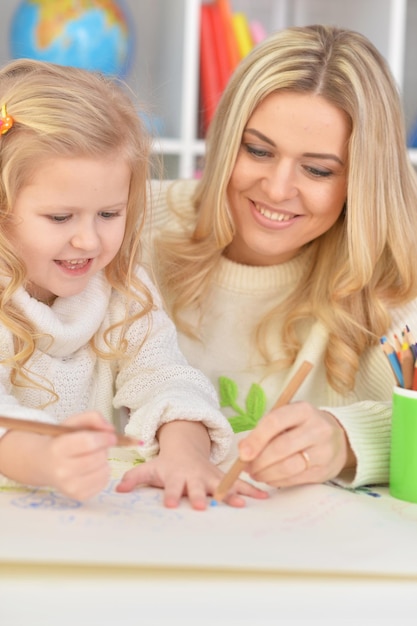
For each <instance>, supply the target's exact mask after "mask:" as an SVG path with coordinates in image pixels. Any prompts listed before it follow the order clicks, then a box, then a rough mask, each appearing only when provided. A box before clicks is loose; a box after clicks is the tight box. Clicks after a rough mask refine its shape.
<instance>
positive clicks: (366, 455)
mask: <svg viewBox="0 0 417 626" xmlns="http://www.w3.org/2000/svg"><path fill="white" fill-rule="evenodd" d="M320 408H321V409H322V410H324V411H328V412H329V413H331V414H332V415H334V416H335V417H336V419H337V420H338V421H339V422H340V423H341V425H342V426H343V428H344V430H345V432H346V434H347V436H348V438H349V443H350V446H351V448H352V450H353V452H354V454H355V456H356V460H357V466H356V470H355V471H349V470H347V471H345V472H342V473H341V474H340V475H339V477H338V478H337V479H335V480H334V481H333V482H336V483H337V484H339V485H341V486H344V487H351V488H355V487H359V486H361V485H370V484H381V483H387V482H388V480H389V456H390V443H391V403H390V402H370V401H366V402H365V401H364V402H357V403H355V404H351V405H349V406H339V407H320Z"/></svg>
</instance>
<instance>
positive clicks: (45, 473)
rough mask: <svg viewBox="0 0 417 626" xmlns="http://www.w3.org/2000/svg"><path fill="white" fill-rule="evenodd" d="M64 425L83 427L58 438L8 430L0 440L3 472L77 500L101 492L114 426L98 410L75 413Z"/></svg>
mask: <svg viewBox="0 0 417 626" xmlns="http://www.w3.org/2000/svg"><path fill="white" fill-rule="evenodd" d="M64 424H65V425H67V426H73V427H74V426H75V427H77V428H80V430H79V431H77V432H74V433H70V434H64V435H59V436H58V437H49V436H45V435H37V434H33V433H26V432H22V431H8V432H7V433H6V434H5V435H4V436H3V437H2V439H1V440H0V459H1V462H0V471H1V472H2V473H3V474H4V475H5V476H8V477H9V478H11V479H13V480H16V481H18V482H21V483H25V484H29V485H37V486H48V487H53V488H55V489H57V490H58V491H60V492H61V493H62V494H64V495H66V496H69V497H70V498H74V499H76V500H87V499H88V498H90V497H92V496H94V495H95V494H97V493H99V492H100V491H101V490H102V489H103V488H104V487H105V486H106V485H107V483H108V480H109V478H110V468H109V463H108V448H109V447H110V446H113V445H115V444H116V435H115V433H114V428H113V426H112V425H111V424H109V423H108V422H107V421H106V420H105V419H104V418H103V417H102V416H101V415H100V414H99V413H97V412H96V411H87V412H84V413H80V414H77V415H74V416H72V417H71V418H69V419H67V420H66V421H65V422H64ZM83 429H85V430H83Z"/></svg>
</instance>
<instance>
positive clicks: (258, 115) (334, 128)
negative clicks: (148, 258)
mask: <svg viewBox="0 0 417 626" xmlns="http://www.w3.org/2000/svg"><path fill="white" fill-rule="evenodd" d="M153 194H154V198H153V205H154V206H153V222H152V227H153V229H154V232H156V231H158V232H159V231H161V235H160V237H158V238H157V251H156V252H155V253H154V258H153V262H154V269H155V273H156V277H157V280H158V283H159V285H160V288H161V291H162V293H163V295H164V297H165V299H166V302H167V305H168V307H169V310H170V313H171V315H172V317H173V319H174V321H175V323H176V325H177V328H178V329H179V331H180V333H181V337H180V343H181V347H182V349H183V351H184V352H185V354H186V356H187V358H188V359H189V360H190V362H191V363H192V364H193V365H195V366H198V367H199V368H201V369H202V370H203V371H204V372H205V373H206V374H207V375H208V376H209V377H210V378H211V380H212V382H213V383H215V385H217V386H218V390H219V394H220V399H221V404H222V406H223V408H224V411H225V413H226V415H227V416H228V417H229V418H232V419H231V423H232V425H233V427H234V429H235V431H245V430H250V429H253V430H252V431H251V432H250V433H249V434H246V435H245V437H244V439H243V440H242V441H241V442H240V444H239V451H240V456H241V458H242V459H243V460H245V461H247V462H248V471H249V473H250V475H251V476H252V477H253V478H254V479H256V480H261V481H264V482H267V483H269V484H270V485H273V486H277V487H282V486H288V485H296V484H302V483H312V482H323V481H327V480H337V481H338V482H339V483H340V484H344V485H349V486H353V487H354V486H358V485H361V484H367V483H377V482H386V481H387V479H388V468H389V446H390V418H391V406H390V401H391V395H392V388H393V385H394V384H395V378H394V376H393V373H392V371H391V369H390V366H389V362H388V360H387V358H386V356H385V354H384V353H383V351H382V349H381V346H380V338H381V337H382V336H383V335H387V336H388V337H390V338H391V337H392V336H393V335H394V334H396V335H401V332H402V330H403V329H404V327H405V325H406V324H408V325H409V326H410V327H411V328H413V327H414V328H417V301H416V296H417V274H416V264H415V263H414V262H413V256H412V255H413V251H414V246H415V243H414V241H415V233H416V232H417V211H416V206H417V184H416V179H415V174H414V171H413V169H412V166H411V165H410V163H409V159H408V155H407V150H406V141H405V129H404V122H403V117H402V108H401V102H400V99H399V96H398V93H397V88H396V85H395V83H394V80H393V78H392V76H391V73H390V71H389V69H388V66H387V64H386V62H385V60H384V59H383V57H382V56H381V54H380V53H379V52H378V51H377V50H376V49H375V47H374V46H373V45H372V44H371V43H370V42H369V41H368V40H367V39H366V38H365V37H363V36H362V35H360V34H359V33H356V32H352V31H348V30H344V29H339V28H335V27H330V26H310V27H303V28H297V27H294V28H289V29H287V30H284V31H281V32H277V33H276V34H274V35H272V36H271V37H269V39H267V40H266V41H264V42H263V43H262V44H260V45H259V46H257V47H256V48H255V49H254V50H253V51H252V53H251V54H250V55H248V56H247V57H246V58H245V59H244V60H243V61H242V63H241V64H240V66H239V67H238V68H237V70H236V72H235V74H234V75H233V76H232V78H231V80H230V82H229V84H228V86H227V88H226V90H225V92H224V94H223V97H222V99H221V101H220V104H219V107H218V110H217V112H216V115H215V118H214V120H213V122H212V125H211V128H210V130H209V134H208V137H207V156H206V162H205V167H204V172H203V175H202V178H201V180H200V181H198V182H195V181H176V182H174V183H167V184H165V185H163V186H162V187H161V188H160V187H159V186H158V185H156V186H155V187H154V189H153ZM306 359H307V360H309V361H311V362H312V363H313V365H314V367H313V370H312V372H311V373H310V374H309V376H308V378H307V380H306V381H305V383H304V384H303V385H302V387H301V389H300V390H299V392H298V394H297V395H296V396H295V399H294V402H293V403H292V404H291V405H289V406H286V407H283V408H280V409H276V410H273V411H270V412H269V413H267V414H266V415H265V416H264V417H263V419H261V420H260V419H259V418H260V417H261V416H262V414H264V413H265V412H268V410H270V409H271V407H272V406H273V404H274V402H275V400H276V398H277V397H278V396H279V394H280V391H281V390H282V388H283V387H284V385H285V384H286V381H287V380H289V378H290V377H291V376H292V374H293V373H294V371H295V370H296V369H297V368H298V366H299V364H300V363H301V362H302V361H303V360H306ZM254 426H255V428H254Z"/></svg>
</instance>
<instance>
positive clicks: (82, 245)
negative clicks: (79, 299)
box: [10, 157, 130, 302]
mask: <svg viewBox="0 0 417 626" xmlns="http://www.w3.org/2000/svg"><path fill="white" fill-rule="evenodd" d="M129 183H130V170H129V167H128V166H127V164H126V163H125V162H124V161H123V159H114V160H111V161H110V160H107V159H95V158H62V157H61V158H58V159H50V160H46V161H43V162H41V164H40V165H39V167H38V168H37V169H36V171H35V173H34V176H32V178H31V179H30V182H29V184H28V185H27V186H25V187H23V189H22V190H21V191H20V193H19V194H18V196H17V198H16V202H15V206H14V210H13V216H14V222H13V225H12V227H11V228H10V236H11V238H12V240H13V243H14V245H15V248H16V251H17V254H18V256H19V257H20V259H21V260H22V261H23V263H24V264H25V266H26V270H27V281H28V282H27V285H26V288H27V290H28V291H29V293H30V294H31V295H32V296H34V297H36V298H38V299H39V300H42V301H44V302H51V300H52V299H53V298H54V297H55V296H62V297H68V296H71V295H74V294H77V293H79V292H81V291H82V290H83V289H84V287H85V286H86V284H87V282H88V280H89V279H90V278H91V276H92V275H93V274H95V273H96V272H98V271H100V270H102V269H103V268H104V267H106V266H107V265H108V264H109V263H110V261H112V260H113V258H114V257H115V255H116V254H117V252H118V250H119V248H120V246H121V243H122V241H123V237H124V232H125V223H126V206H127V200H128V192H129Z"/></svg>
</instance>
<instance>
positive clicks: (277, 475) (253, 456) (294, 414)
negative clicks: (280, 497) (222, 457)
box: [239, 402, 356, 487]
mask: <svg viewBox="0 0 417 626" xmlns="http://www.w3.org/2000/svg"><path fill="white" fill-rule="evenodd" d="M239 454H240V458H241V459H242V461H246V462H247V463H248V465H247V467H246V468H245V471H247V472H248V474H249V475H250V476H251V477H252V478H253V479H254V480H256V481H262V482H264V483H267V484H268V485H271V486H273V487H288V486H292V485H300V484H305V483H322V482H325V481H327V480H331V479H333V478H335V477H336V476H338V475H339V474H340V472H341V471H342V470H343V469H347V468H354V467H355V465H356V460H355V457H354V455H353V452H352V450H351V449H350V446H349V443H348V440H347V437H346V434H345V431H344V430H343V428H342V426H341V425H340V423H339V422H338V421H337V420H336V418H335V417H334V416H333V415H331V414H330V413H327V412H326V411H319V410H318V409H316V408H314V407H313V406H311V405H310V404H308V403H306V402H294V403H292V404H289V405H286V406H284V407H280V408H279V409H275V410H273V411H271V412H270V413H268V414H267V415H265V417H263V418H262V419H261V420H260V422H259V423H258V425H257V426H256V428H254V430H253V431H251V432H250V434H249V435H248V436H247V437H246V438H245V439H242V440H241V441H240V443H239Z"/></svg>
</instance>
